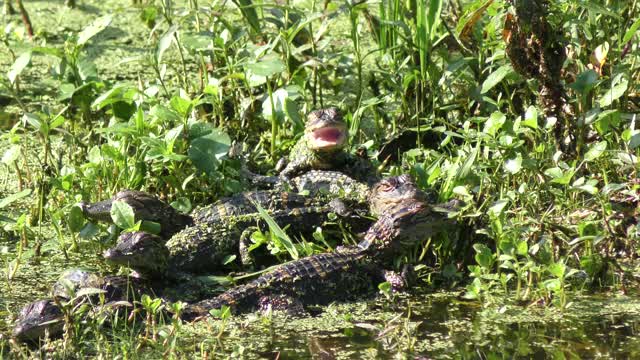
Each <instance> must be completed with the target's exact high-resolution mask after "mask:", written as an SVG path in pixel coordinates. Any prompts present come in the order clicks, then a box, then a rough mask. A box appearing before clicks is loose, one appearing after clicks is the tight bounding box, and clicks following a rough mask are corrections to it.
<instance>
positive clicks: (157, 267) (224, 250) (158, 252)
mask: <svg viewBox="0 0 640 360" xmlns="http://www.w3.org/2000/svg"><path fill="white" fill-rule="evenodd" d="M332 213H333V214H338V215H342V216H350V213H348V212H346V213H345V209H344V206H343V204H342V202H340V201H337V200H334V201H332V202H331V203H330V204H329V205H326V206H309V207H303V208H294V209H287V210H275V211H271V212H269V214H268V215H269V216H270V217H271V219H273V221H274V222H275V223H276V224H278V225H279V226H281V227H285V226H288V230H289V232H293V233H301V234H306V235H307V236H308V235H310V234H311V233H312V232H313V231H314V230H315V229H316V228H317V227H318V226H320V225H323V224H325V223H327V222H329V221H331V215H330V214H332ZM351 219H352V220H353V221H352V222H351V224H350V225H352V226H353V227H356V228H357V229H366V227H368V225H369V224H370V221H369V220H368V219H366V218H363V217H360V216H354V217H351ZM259 229H261V230H266V229H268V224H267V223H266V222H265V221H264V220H262V219H261V218H260V215H259V214H258V213H250V214H244V215H237V216H234V217H232V218H229V219H228V221H222V222H216V223H198V222H196V223H195V224H194V225H192V226H189V227H186V228H184V229H183V230H182V231H180V232H178V233H176V234H174V235H173V236H172V237H171V238H170V239H169V240H168V241H165V240H164V239H163V238H161V237H159V236H156V235H152V234H148V233H144V232H140V231H137V232H130V233H125V234H122V235H121V236H120V238H119V241H118V244H117V245H116V246H115V247H114V248H111V249H109V250H107V251H106V252H105V253H104V257H105V258H106V259H107V260H108V261H109V262H111V263H113V264H117V265H124V266H129V267H130V268H132V269H134V270H136V271H138V272H139V273H141V274H144V275H146V276H149V277H152V278H158V277H169V278H175V277H176V275H178V274H180V273H203V272H211V271H217V270H220V269H221V268H223V266H224V262H225V260H226V259H228V256H229V255H234V254H238V253H239V255H240V260H241V262H242V263H243V264H248V263H251V262H252V261H251V257H250V254H249V253H248V247H247V245H248V244H249V240H250V235H251V234H252V233H253V232H255V231H256V230H259Z"/></svg>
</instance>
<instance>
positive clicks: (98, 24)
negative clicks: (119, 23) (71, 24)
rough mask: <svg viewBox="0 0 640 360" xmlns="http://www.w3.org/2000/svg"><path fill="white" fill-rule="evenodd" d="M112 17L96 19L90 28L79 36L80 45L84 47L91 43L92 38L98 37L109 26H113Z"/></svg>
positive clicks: (85, 29)
mask: <svg viewBox="0 0 640 360" xmlns="http://www.w3.org/2000/svg"><path fill="white" fill-rule="evenodd" d="M111 20H112V16H111V15H106V16H103V17H101V18H98V19H96V20H95V21H94V22H92V23H91V24H90V25H89V26H87V27H86V28H84V30H82V31H81V32H80V33H79V34H78V42H77V44H78V45H84V44H86V43H87V41H89V40H90V39H91V38H92V37H94V36H96V35H97V34H98V33H99V32H101V31H102V30H104V29H106V28H107V26H109V24H111Z"/></svg>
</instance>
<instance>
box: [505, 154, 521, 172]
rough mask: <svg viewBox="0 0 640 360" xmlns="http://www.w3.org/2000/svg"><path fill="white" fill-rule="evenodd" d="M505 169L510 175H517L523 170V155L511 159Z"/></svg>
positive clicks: (506, 163)
mask: <svg viewBox="0 0 640 360" xmlns="http://www.w3.org/2000/svg"><path fill="white" fill-rule="evenodd" d="M504 169H505V170H506V171H507V172H508V173H510V174H517V173H518V172H520V169H522V155H521V154H518V155H516V157H515V158H513V159H509V160H507V161H506V162H505V164H504Z"/></svg>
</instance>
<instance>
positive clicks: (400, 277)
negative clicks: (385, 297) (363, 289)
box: [383, 264, 416, 292]
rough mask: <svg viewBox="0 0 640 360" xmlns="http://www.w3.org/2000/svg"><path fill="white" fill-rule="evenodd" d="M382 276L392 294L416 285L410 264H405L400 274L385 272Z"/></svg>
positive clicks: (413, 271)
mask: <svg viewBox="0 0 640 360" xmlns="http://www.w3.org/2000/svg"><path fill="white" fill-rule="evenodd" d="M383 276H384V280H385V281H386V282H388V283H389V284H391V289H392V290H393V291H394V292H401V291H406V290H407V289H408V288H409V287H411V286H412V285H413V284H415V283H416V274H415V270H414V268H413V265H410V264H405V265H404V266H403V267H402V271H401V272H397V271H391V270H385V271H384V273H383Z"/></svg>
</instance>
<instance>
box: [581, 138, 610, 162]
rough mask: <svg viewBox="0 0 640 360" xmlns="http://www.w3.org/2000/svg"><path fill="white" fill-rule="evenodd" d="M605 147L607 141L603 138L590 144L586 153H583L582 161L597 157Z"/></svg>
mask: <svg viewBox="0 0 640 360" xmlns="http://www.w3.org/2000/svg"><path fill="white" fill-rule="evenodd" d="M606 149H607V142H606V141H605V140H603V141H600V142H597V143H595V144H593V145H591V147H589V150H588V151H587V153H586V154H584V161H586V162H589V161H593V160H595V159H597V158H599V157H600V155H602V153H603V152H604V151H605V150H606Z"/></svg>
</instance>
